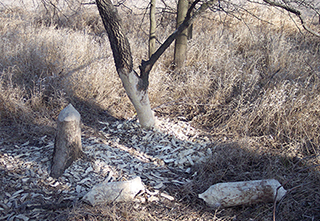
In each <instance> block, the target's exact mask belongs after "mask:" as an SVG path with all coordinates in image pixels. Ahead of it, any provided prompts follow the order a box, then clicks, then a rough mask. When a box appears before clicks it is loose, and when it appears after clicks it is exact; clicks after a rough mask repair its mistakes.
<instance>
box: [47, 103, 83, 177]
mask: <svg viewBox="0 0 320 221" xmlns="http://www.w3.org/2000/svg"><path fill="white" fill-rule="evenodd" d="M81 154H82V146H81V129H80V114H79V112H78V111H77V110H76V109H74V107H73V106H72V105H71V104H69V105H68V106H67V107H66V108H64V109H63V110H62V111H61V112H60V114H59V116H58V125H57V132H56V138H55V143H54V152H53V158H52V163H51V173H50V175H51V176H52V177H54V178H58V177H60V176H61V175H62V174H63V172H64V171H65V170H66V169H67V168H68V167H69V166H70V165H71V164H72V162H73V161H75V160H76V159H78V158H79V157H80V156H81Z"/></svg>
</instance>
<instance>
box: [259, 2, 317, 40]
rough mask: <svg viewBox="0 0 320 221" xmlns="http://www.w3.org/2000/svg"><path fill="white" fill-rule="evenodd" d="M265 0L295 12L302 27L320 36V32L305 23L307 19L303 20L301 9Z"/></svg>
mask: <svg viewBox="0 0 320 221" xmlns="http://www.w3.org/2000/svg"><path fill="white" fill-rule="evenodd" d="M263 1H264V2H265V3H267V4H269V5H271V6H275V7H279V8H282V9H285V10H286V11H288V12H290V13H293V14H295V15H296V16H297V17H298V18H299V20H300V23H301V25H302V27H303V28H304V29H305V30H306V31H308V32H309V33H311V34H313V35H315V36H317V37H319V38H320V33H318V32H316V31H314V30H312V29H311V28H309V27H308V26H307V25H306V24H305V21H304V20H303V18H302V16H301V12H300V11H298V10H296V9H294V8H291V7H289V6H288V5H283V4H281V3H278V2H272V1H270V0H263Z"/></svg>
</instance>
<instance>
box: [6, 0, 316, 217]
mask: <svg viewBox="0 0 320 221" xmlns="http://www.w3.org/2000/svg"><path fill="white" fill-rule="evenodd" d="M251 10H252V12H253V13H255V14H256V15H257V16H259V17H261V18H262V19H264V20H265V21H268V22H265V21H263V20H258V19H256V18H253V17H251V16H246V17H243V20H242V21H239V20H236V19H234V18H233V17H232V16H227V15H225V14H217V13H216V14H213V13H212V12H210V13H207V14H206V15H204V16H203V17H202V18H200V19H198V20H197V21H196V23H195V25H194V37H193V39H192V40H190V41H189V42H188V56H187V57H188V58H187V60H186V65H185V67H184V68H183V69H180V70H173V68H172V60H173V48H172V47H170V48H169V49H168V50H167V51H166V52H165V54H164V55H163V56H162V57H161V58H160V60H159V61H158V62H157V63H156V65H155V67H154V69H153V70H152V73H151V75H150V87H149V94H150V100H151V103H152V107H153V108H154V110H155V112H156V114H158V115H166V116H169V117H173V118H177V117H179V119H180V120H186V121H190V122H193V123H194V124H195V125H198V126H199V127H203V128H205V129H207V130H208V131H209V132H210V133H211V134H212V135H213V136H216V137H217V138H216V139H217V140H219V139H222V140H225V139H233V138H236V140H240V139H246V138H250V140H254V141H255V145H256V146H258V145H260V146H261V148H260V146H259V148H260V150H261V153H267V152H270V153H272V154H273V153H276V154H277V155H283V156H285V157H286V158H284V160H283V161H285V162H287V161H288V163H289V164H290V165H291V164H294V165H299V163H301V162H305V161H306V159H312V164H311V163H310V165H317V164H319V158H318V157H316V156H317V155H319V145H320V137H319V134H320V126H319V125H320V108H319V106H320V93H319V92H320V88H319V83H320V82H319V77H320V40H319V39H318V38H316V37H313V36H310V35H308V34H306V33H304V32H300V31H299V29H298V28H297V27H296V26H295V24H294V22H293V21H292V20H291V19H290V18H289V17H287V16H286V15H285V14H284V13H281V12H279V11H277V10H272V9H268V8H252V9H251ZM142 17H143V14H142V15H136V14H130V13H129V12H128V13H127V14H125V15H123V19H124V26H125V29H126V31H127V35H128V38H129V41H130V44H131V51H132V53H133V59H134V67H135V68H136V69H138V65H139V64H140V62H141V59H146V58H147V51H148V50H147V40H148V36H147V34H146V33H147V31H143V30H147V27H148V22H147V21H146V20H142ZM163 18H164V17H163ZM163 18H162V22H163V23H162V24H163V25H159V28H158V30H157V37H158V39H159V41H161V42H163V40H164V39H165V38H166V36H168V35H169V34H170V33H171V32H172V31H173V28H174V20H172V18H173V16H172V15H170V14H169V15H168V16H167V19H166V20H163ZM159 22H160V21H159ZM164 23H165V24H164ZM315 28H319V26H315ZM0 37H1V41H0V54H1V56H0V120H1V125H10V124H14V125H19V126H22V127H25V126H28V127H29V126H32V127H34V126H36V127H38V126H44V125H53V124H54V121H55V119H56V117H57V114H58V113H59V112H60V110H61V109H62V108H63V107H65V106H66V104H68V103H69V102H71V103H73V104H75V106H76V108H77V109H78V110H79V109H80V112H81V115H82V116H86V115H88V116H91V117H89V118H90V119H92V118H95V117H96V116H97V115H95V114H96V113H103V114H105V111H106V112H108V113H109V114H111V115H113V116H115V117H121V118H122V117H124V118H126V117H132V116H133V115H134V109H133V107H132V105H131V103H130V101H129V99H128V98H127V96H126V94H125V91H124V89H123V87H122V85H121V82H120V80H119V78H118V76H117V73H116V70H115V67H114V62H113V57H112V53H111V49H110V46H109V42H108V39H107V37H106V35H105V32H104V29H103V26H102V24H101V20H100V18H99V16H98V12H97V10H96V9H95V7H94V6H85V7H84V6H81V7H80V6H79V5H74V6H73V7H71V8H69V7H65V8H59V10H58V9H57V8H54V7H53V8H52V7H51V8H50V7H48V8H41V7H40V8H38V9H37V10H35V11H26V10H24V9H21V8H10V9H8V8H6V9H5V8H4V9H1V14H0ZM83 106H85V107H86V108H85V109H84V108H83ZM82 108H83V109H82ZM231 149H232V148H231ZM242 149H243V148H242ZM253 149H254V148H253ZM260 150H259V151H260ZM224 151H225V149H223V150H222V149H221V151H220V152H221V154H222V153H226V152H224ZM240 152H241V150H240ZM248 152H249V151H248ZM241 153H243V152H241ZM259 153H260V152H259ZM235 156H237V155H236V154H235V155H232V156H231V155H227V156H224V155H223V154H222V155H221V157H220V158H219V159H217V160H216V161H214V162H211V163H208V165H207V167H205V168H203V167H202V168H201V170H206V168H207V170H210V172H211V171H212V168H217V169H221V171H218V172H221V174H222V175H221V177H220V178H221V181H229V180H223V179H222V177H223V175H225V173H224V171H226V170H225V167H227V168H229V167H230V165H231V166H232V167H234V166H235V165H236V166H239V164H240V163H239V162H238V161H239V160H241V159H242V158H241V159H240V158H239V159H238V158H237V159H234V157H235ZM259 156H263V157H264V158H265V160H264V163H265V165H264V164H263V165H264V166H263V167H261V168H260V170H261V171H263V170H268V169H269V168H273V169H274V170H273V169H272V171H271V173H272V174H273V175H274V174H277V173H278V171H279V170H281V169H285V168H284V167H282V166H283V165H284V164H285V163H279V161H277V160H279V159H278V158H277V159H276V158H270V156H269V155H268V156H264V155H263V154H261V155H259ZM228 157H230V159H229V158H228ZM232 157H233V158H232ZM309 157H310V158H309ZM244 158H246V159H247V161H249V164H241V166H242V167H243V168H244V169H241V168H240V169H239V168H238V170H236V172H237V174H238V175H239V174H240V173H241V171H245V170H248V171H251V170H256V169H257V168H253V169H252V168H251V166H252V165H253V166H255V165H259V164H260V158H259V159H258V158H256V157H253V156H251V155H248V156H244ZM288 159H289V160H288ZM237 160H238V161H237ZM268 160H269V161H268ZM232 161H235V162H232ZM247 161H245V162H247ZM217 162H220V163H221V164H223V165H217V164H216V163H217ZM250 162H251V164H250ZM308 162H309V161H308ZM228 163H229V164H230V165H229V164H228ZM232 163H233V164H232ZM225 164H228V165H225ZM310 165H309V164H308V165H305V166H310ZM209 167H210V168H209ZM277 167H281V168H277ZM258 169H259V168H258ZM258 169H257V170H258ZM299 169H300V168H299ZM239 170H240V172H239ZM258 171H259V170H258ZM205 172H206V171H205ZM214 172H215V175H217V174H219V173H217V171H214ZM229 172H230V171H229ZM285 172H286V171H285ZM285 172H284V173H285ZM304 172H305V174H300V175H301V177H308V176H309V175H308V173H307V170H305V171H304ZM294 173H297V171H294ZM266 174H268V171H267V172H266ZM310 174H311V173H310ZM234 175H235V174H234V173H231V176H234ZM255 175H257V174H256V173H255ZM260 175H261V174H259V176H253V177H250V179H251V178H252V179H254V178H257V179H258V178H261V176H260ZM282 175H283V176H282V179H284V178H283V177H285V176H286V174H282ZM291 175H292V174H291ZM204 176H207V174H205V175H204ZM266 176H267V175H266ZM317 176H318V175H317V174H316V173H312V175H310V177H311V178H312V179H311V178H310V177H309V178H310V179H309V178H308V179H309V180H308V182H309V181H310V182H312V180H318V179H319V178H317ZM237 177H239V176H237ZM226 178H227V177H226ZM242 178H243V177H242ZM302 179H305V178H302ZM295 182H296V183H297V185H299V184H298V181H297V180H295ZM296 183H295V184H296ZM208 185H209V184H208ZM290 188H294V186H291V187H290ZM314 190H315V188H313V189H312V191H314ZM312 191H309V192H308V193H310V192H311V193H313V192H312ZM192 194H194V193H192ZM299 196H302V193H301V195H299ZM310 197H311V196H308V199H310V200H309V201H310V202H311V201H312V199H311V198H312V197H311V198H310ZM292 201H293V202H297V199H293V200H292ZM301 205H302V204H298V203H297V205H295V206H297V207H301ZM310 205H311V204H310ZM283 206H284V207H288V208H287V209H286V210H285V212H286V211H289V212H290V209H291V206H294V205H293V204H289V203H288V204H285V205H283ZM289 207H290V208H289ZM310 207H312V208H309V209H310V211H314V210H315V209H317V207H316V206H315V204H312V205H311V206H310ZM303 208H304V207H303ZM268 211H269V210H268ZM297 211H298V210H297ZM299 211H300V210H299ZM151 213H152V212H151ZM226 214H227V213H226ZM295 214H296V213H295ZM283 217H290V219H291V218H292V217H294V215H292V214H291V215H288V216H286V215H285V214H284V215H283ZM268 218H270V214H269V217H268ZM231 219H232V218H230V219H227V218H226V220H231ZM284 219H285V218H284ZM217 220H218V219H217Z"/></svg>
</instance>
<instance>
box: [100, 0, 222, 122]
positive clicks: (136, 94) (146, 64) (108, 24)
mask: <svg viewBox="0 0 320 221" xmlns="http://www.w3.org/2000/svg"><path fill="white" fill-rule="evenodd" d="M216 1H217V0H211V1H208V2H205V3H202V4H201V6H200V7H199V8H198V9H197V11H196V12H194V13H193V15H192V16H191V11H192V10H193V9H194V8H195V6H196V5H197V4H198V3H199V2H200V0H196V1H194V2H193V3H192V4H191V6H190V8H189V10H188V12H187V15H186V16H185V19H184V21H183V22H182V24H181V25H180V26H179V27H178V28H177V30H175V31H174V32H173V33H172V34H171V35H170V36H169V37H168V38H167V39H166V40H165V42H164V43H163V44H162V45H161V46H160V47H159V48H158V49H157V51H156V52H155V53H153V54H152V56H151V57H150V59H149V60H148V61H144V60H142V62H141V65H140V66H139V69H140V75H138V74H137V73H136V72H135V71H134V70H133V65H132V57H131V51H130V45H129V41H128V39H127V38H126V36H125V34H124V32H123V29H122V24H121V19H120V16H119V14H118V12H117V10H116V8H115V7H114V6H113V4H112V2H111V1H110V0H96V4H97V7H98V9H99V13H100V16H101V18H102V21H103V24H104V27H105V29H106V31H107V33H108V37H109V41H110V45H111V49H112V52H113V57H114V61H115V64H116V68H117V72H118V74H119V76H120V78H121V80H122V84H123V86H124V88H125V90H126V93H127V95H128V97H129V98H130V100H131V102H132V104H133V106H134V107H135V109H136V111H137V115H138V118H139V122H140V124H141V126H142V127H144V128H150V127H154V124H155V120H154V116H153V112H152V110H151V107H150V102H149V98H148V91H147V89H148V86H149V74H150V71H151V69H152V67H153V65H154V64H155V62H156V61H157V60H158V59H159V57H160V56H161V55H162V54H163V52H164V51H165V50H166V49H167V48H168V47H169V46H170V45H171V43H172V42H173V41H174V40H175V39H176V38H177V36H178V35H179V34H181V33H182V31H184V30H185V29H186V28H187V27H188V26H189V25H190V24H192V22H193V21H194V19H195V18H196V17H197V16H198V15H199V14H201V13H202V12H204V11H205V10H206V9H207V8H208V7H209V6H210V5H212V4H213V3H214V2H216Z"/></svg>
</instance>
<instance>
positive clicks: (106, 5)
mask: <svg viewBox="0 0 320 221" xmlns="http://www.w3.org/2000/svg"><path fill="white" fill-rule="evenodd" d="M96 3H97V6H98V9H99V13H100V16H101V18H102V21H103V24H104V27H105V29H106V31H107V33H108V37H109V41H110V45H111V48H112V52H113V57H114V62H115V65H116V68H117V72H118V74H119V76H120V79H121V81H122V84H123V87H124V88H125V90H126V93H127V95H128V97H129V98H130V100H131V102H132V104H133V106H134V107H135V109H136V111H137V115H138V118H139V122H140V125H141V126H142V127H144V128H151V127H154V123H155V122H154V116H153V112H152V110H151V107H150V102H149V97H148V90H147V89H148V83H149V79H148V78H149V74H147V75H142V74H141V75H140V76H139V75H138V74H137V73H136V72H135V71H134V70H133V65H132V57H131V50H130V45H129V41H128V39H127V37H126V36H125V34H124V32H123V28H122V22H121V19H120V16H119V14H118V12H117V10H116V8H115V7H114V6H113V4H112V2H111V1H110V0H97V1H96Z"/></svg>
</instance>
